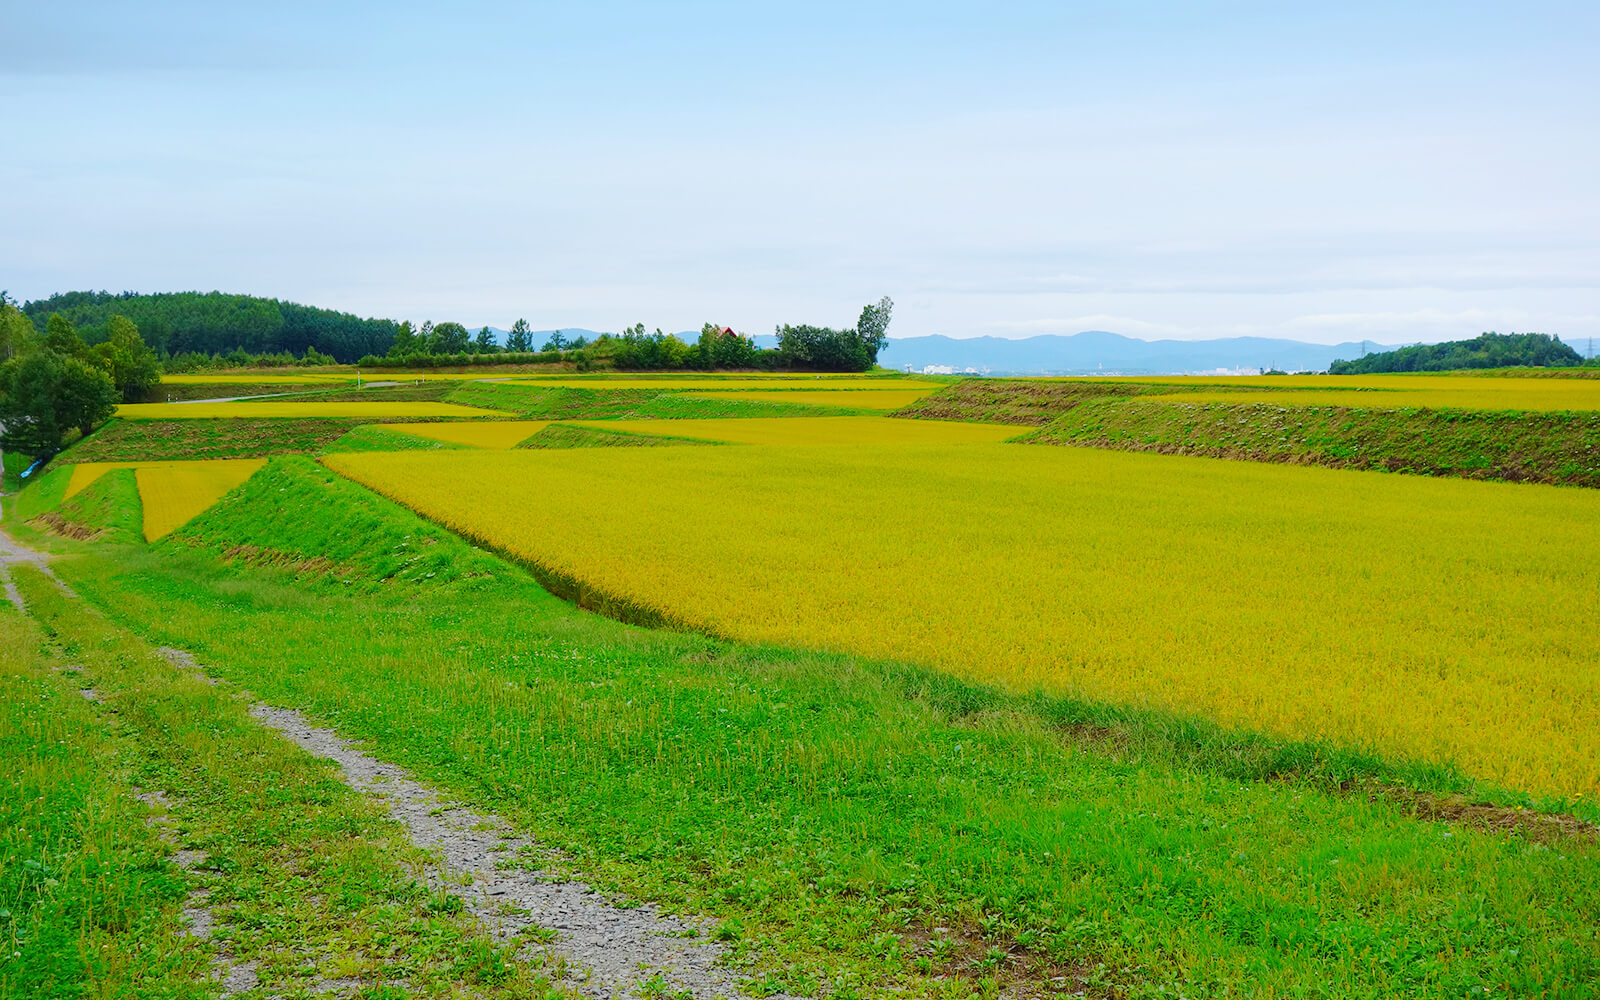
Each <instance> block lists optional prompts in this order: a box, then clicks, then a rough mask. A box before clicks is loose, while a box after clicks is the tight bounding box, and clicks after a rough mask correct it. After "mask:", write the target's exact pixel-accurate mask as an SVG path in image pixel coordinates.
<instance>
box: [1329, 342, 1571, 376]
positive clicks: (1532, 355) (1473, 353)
mask: <svg viewBox="0 0 1600 1000" xmlns="http://www.w3.org/2000/svg"><path fill="white" fill-rule="evenodd" d="M1581 364H1583V355H1581V354H1579V353H1578V352H1577V351H1575V350H1573V349H1572V348H1571V347H1568V346H1567V345H1566V344H1563V343H1562V342H1561V338H1559V337H1552V336H1550V335H1549V334H1544V333H1493V332H1490V333H1484V334H1480V335H1478V336H1476V337H1474V338H1472V339H1471V340H1453V341H1450V342H1448V343H1444V344H1418V345H1416V346H1414V347H1402V348H1399V349H1398V350H1394V351H1383V352H1382V353H1379V354H1368V355H1367V356H1366V357H1363V358H1357V359H1355V360H1354V361H1335V362H1334V363H1333V364H1332V365H1330V366H1328V372H1329V374H1331V375H1375V374H1380V373H1386V372H1443V371H1455V370H1458V369H1463V368H1514V367H1525V366H1526V367H1536V368H1563V367H1571V366H1573V365H1581Z"/></svg>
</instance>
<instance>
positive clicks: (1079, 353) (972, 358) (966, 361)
mask: <svg viewBox="0 0 1600 1000" xmlns="http://www.w3.org/2000/svg"><path fill="white" fill-rule="evenodd" d="M759 339H760V338H757V340H758V341H759ZM1385 350H1389V347H1388V346H1387V345H1383V344H1374V343H1371V342H1368V343H1365V344H1363V343H1361V342H1354V343H1344V344H1331V345H1329V344H1307V343H1303V342H1301V341H1298V340H1278V339H1273V338H1270V337H1227V338H1224V339H1221V340H1137V339H1135V338H1133V337H1124V336H1122V335H1121V334H1116V333H1107V332H1105V331H1103V330H1089V331H1086V332H1084V333H1076V334H1072V335H1070V336H1063V335H1058V334H1050V335H1046V336H1040V337H1028V338H1025V339H1022V340H1007V339H1005V338H1003V337H971V338H965V339H956V338H953V337H944V336H939V335H934V336H929V337H906V338H904V339H895V338H890V340H889V344H888V346H887V347H885V348H884V350H883V351H882V353H880V354H879V355H878V363H879V364H881V365H883V366H884V367H885V368H898V369H901V370H910V371H917V372H920V371H924V370H926V369H929V368H933V369H944V368H948V369H951V370H953V371H955V372H964V371H973V372H981V373H984V374H990V375H1089V374H1113V373H1116V374H1123V375H1182V374H1200V373H1212V372H1216V371H1218V370H1219V369H1221V370H1225V371H1230V372H1231V371H1251V370H1263V371H1264V370H1267V369H1269V368H1278V369H1282V370H1283V371H1290V372H1293V371H1325V370H1326V369H1327V367H1328V365H1330V364H1332V363H1333V362H1334V361H1336V360H1349V359H1351V358H1359V357H1361V355H1362V354H1364V353H1371V352H1373V351H1385Z"/></svg>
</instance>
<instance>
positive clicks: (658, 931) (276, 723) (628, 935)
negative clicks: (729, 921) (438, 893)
mask: <svg viewBox="0 0 1600 1000" xmlns="http://www.w3.org/2000/svg"><path fill="white" fill-rule="evenodd" d="M161 653H162V654H163V655H164V656H166V657H167V659H168V660H170V661H171V662H172V663H173V664H174V665H176V666H178V667H180V668H182V669H184V670H188V671H191V672H193V673H194V674H195V675H196V676H197V677H198V678H200V679H201V680H203V681H205V682H206V683H208V684H216V683H218V682H217V681H216V680H215V679H214V678H212V677H210V676H208V675H207V674H205V673H204V671H203V670H202V669H201V668H200V666H199V665H198V664H197V663H196V662H195V659H194V657H193V656H191V655H190V654H188V653H186V652H184V651H183V650H179V649H172V648H171V647H164V648H163V649H162V650H161ZM250 714H251V716H253V717H254V718H255V719H256V720H257V721H259V722H260V723H261V724H262V725H265V726H267V727H269V728H271V729H274V730H276V731H277V732H278V733H280V734H282V735H283V736H284V737H285V738H286V739H288V740H289V741H290V742H292V743H294V744H295V745H296V746H299V747H300V748H301V749H303V750H305V751H306V752H307V753H309V754H311V755H313V756H316V757H322V758H324V759H326V760H331V761H334V762H335V763H337V764H338V765H339V767H340V769H341V772H342V777H343V779H344V782H345V783H346V784H347V785H349V786H350V787H352V788H354V789H355V790H356V791H358V792H360V793H362V794H363V795H367V796H370V797H373V798H376V799H379V800H381V801H383V802H384V803H385V804H386V805H387V806H388V809H389V814H390V815H391V816H393V817H394V819H395V820H396V821H398V822H399V823H400V824H401V825H402V826H404V827H405V829H406V833H407V834H408V836H409V837H410V838H411V842H412V843H414V844H416V845H417V846H419V847H422V848H424V849H425V850H428V851H431V852H432V853H433V854H434V856H435V857H436V858H438V862H439V863H438V865H437V867H436V868H435V869H434V870H432V871H430V872H428V873H427V875H428V880H429V882H430V883H431V884H432V885H433V887H434V888H436V889H447V890H449V891H452V892H454V893H455V894H456V895H458V896H459V897H461V899H462V901H463V902H464V904H465V905H466V907H467V909H468V910H469V911H470V912H471V913H472V914H473V915H474V916H475V917H477V918H478V920H479V922H480V923H482V924H483V926H484V927H485V928H486V929H487V930H488V931H489V932H490V933H491V934H492V935H494V937H495V939H496V940H497V941H500V942H502V943H508V942H512V941H515V940H522V941H526V942H528V943H527V945H526V946H525V947H524V949H523V951H522V954H524V955H528V954H530V953H532V952H537V951H543V952H545V953H547V954H549V955H550V956H551V957H554V958H559V959H562V960H564V961H565V963H566V964H567V966H568V968H569V969H570V970H572V971H573V972H575V973H576V975H575V976H573V978H574V979H576V985H577V987H578V989H580V990H581V991H583V992H584V993H586V994H588V995H589V996H593V997H597V998H602V1000H613V998H623V997H631V996H635V995H639V994H640V991H641V989H643V988H644V987H645V984H646V983H648V982H650V981H651V980H653V979H656V978H657V977H659V980H660V982H661V983H664V984H665V985H666V988H667V989H668V990H669V991H687V992H688V993H690V994H691V995H693V996H695V997H731V996H734V995H736V994H737V992H738V982H739V977H738V975H737V974H736V973H735V972H734V970H732V969H729V968H728V967H727V966H726V965H724V964H722V960H723V958H724V957H725V952H724V949H723V948H722V946H721V945H719V944H717V943H716V942H715V941H713V940H711V934H712V931H713V929H714V925H713V924H711V923H710V922H708V921H703V920H702V921H689V920H684V919H681V918H678V917H672V916H668V915H666V914H662V913H660V912H659V911H657V910H656V908H655V907H653V906H649V905H644V906H628V907H620V906H617V905H615V904H613V903H612V902H611V901H610V900H608V899H606V898H605V897H604V896H602V895H600V894H599V893H598V892H596V891H595V890H594V889H593V888H592V887H591V886H589V885H588V884H587V883H585V882H581V881H577V880H573V879H568V878H564V877H561V876H558V875H553V874H551V873H550V872H547V871H541V870H539V869H538V868H536V867H530V863H536V862H537V861H538V860H539V859H540V858H541V857H542V858H544V859H546V860H555V859H556V856H555V855H554V854H553V853H552V852H549V851H541V850H539V849H538V846H537V845H536V844H534V843H533V842H532V841H531V840H529V839H527V838H524V837H521V836H518V835H517V833H516V831H515V829H514V828H513V827H512V826H511V824H509V823H507V822H506V821H505V820H504V819H502V818H501V817H499V816H496V815H493V814H491V813H480V812H476V811H474V810H471V809H468V808H466V807H464V806H461V805H458V804H456V803H453V802H451V801H450V800H449V799H448V798H447V797H446V796H445V795H443V794H442V793H440V792H439V791H437V790H436V789H433V788H430V787H428V786H427V785H424V784H422V783H421V782H419V781H417V780H416V779H415V778H413V777H412V776H411V775H410V774H409V773H408V772H407V771H406V770H405V769H404V768H401V767H399V766H397V765H394V764H389V763H386V762H384V761H381V760H378V759H377V758H375V757H373V756H371V755H370V754H367V753H365V752H363V751H361V750H358V749H356V747H355V744H353V743H352V742H350V741H348V740H345V739H342V738H340V736H339V735H338V734H337V733H335V732H334V731H333V730H331V729H322V728H318V727H316V726H313V725H311V724H310V723H309V722H307V721H306V719H305V717H304V716H302V715H301V714H300V713H299V712H297V711H295V710H293V709H288V708H273V707H272V706H270V705H265V704H261V703H259V702H258V703H256V704H254V705H252V706H251V708H250Z"/></svg>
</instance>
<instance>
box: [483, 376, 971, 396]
mask: <svg viewBox="0 0 1600 1000" xmlns="http://www.w3.org/2000/svg"><path fill="white" fill-rule="evenodd" d="M505 384H506V385H533V386H540V387H542V388H546V389H590V390H595V391H599V390H621V389H660V390H662V391H663V392H665V391H668V390H674V389H701V390H705V391H714V392H729V391H733V390H739V391H746V392H759V393H761V396H760V398H762V399H769V398H773V399H775V398H777V397H776V396H772V395H769V394H770V393H776V392H780V391H788V390H802V389H825V390H826V391H829V392H872V391H878V390H884V389H921V390H924V391H927V392H932V391H934V390H935V389H940V388H943V386H942V385H941V384H940V383H937V382H917V381H913V380H911V379H904V378H864V377H859V376H857V377H853V378H832V379H828V380H827V381H826V382H821V383H819V382H818V380H817V379H816V378H815V377H814V376H810V375H806V376H803V377H797V378H786V379H785V378H778V377H769V378H761V379H754V378H748V377H738V378H717V377H715V376H707V377H704V378H682V377H677V378H590V379H577V378H519V379H509V380H507V381H506V382H505Z"/></svg>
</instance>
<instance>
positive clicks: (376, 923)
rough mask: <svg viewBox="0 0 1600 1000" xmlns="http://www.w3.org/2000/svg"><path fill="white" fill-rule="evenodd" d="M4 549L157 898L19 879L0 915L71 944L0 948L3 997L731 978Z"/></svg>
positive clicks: (597, 985) (540, 860) (469, 815)
mask: <svg viewBox="0 0 1600 1000" xmlns="http://www.w3.org/2000/svg"><path fill="white" fill-rule="evenodd" d="M0 537H3V536H0ZM6 552H7V558H8V562H9V563H10V566H9V569H10V576H11V577H12V578H13V579H14V581H15V584H16V588H15V589H16V592H17V596H18V597H19V598H20V599H21V600H22V601H23V602H24V604H25V605H26V608H27V611H28V614H29V615H30V616H31V619H32V620H29V618H25V617H23V616H22V615H19V614H16V613H15V612H13V611H12V610H11V609H9V608H7V609H5V610H4V612H3V613H4V619H3V621H0V624H3V625H4V626H5V627H6V628H8V629H9V630H11V631H12V632H16V633H17V634H18V636H19V637H21V638H22V640H23V641H22V642H21V643H12V645H13V646H16V647H17V648H33V649H37V650H39V656H38V658H37V659H39V661H40V662H38V663H35V664H33V667H34V672H35V673H38V674H41V675H43V674H49V675H53V676H55V677H58V678H59V677H67V678H69V680H66V681H57V686H58V687H60V686H62V685H64V684H75V685H77V686H78V687H79V693H78V694H77V695H75V696H73V697H71V698H70V702H73V703H77V704H75V705H74V706H73V708H74V709H75V710H76V711H77V712H78V713H79V714H84V713H89V715H90V716H92V721H91V722H89V723H88V724H90V725H95V726H97V728H99V729H100V730H101V732H100V734H99V735H100V737H101V742H102V743H103V744H104V746H103V747H102V750H101V752H100V757H101V761H100V764H99V766H97V768H96V770H97V771H98V772H99V773H103V774H112V775H115V776H116V780H115V784H116V789H115V794H116V795H117V797H118V798H119V800H120V801H122V802H123V804H124V820H123V823H122V826H123V827H124V828H125V829H122V830H121V831H120V835H122V836H124V837H127V838H131V839H133V840H138V841H140V842H142V843H144V844H145V845H146V847H145V849H146V850H147V851H153V852H155V854H157V855H159V857H150V858H148V859H147V861H146V864H145V870H146V875H147V876H149V874H150V873H151V872H153V873H154V876H153V877H154V879H155V884H156V885H157V889H158V890H159V892H157V890H149V891H150V892H157V895H158V896H159V901H158V902H157V904H156V905H154V906H150V907H147V908H146V913H147V914H154V916H149V915H147V917H146V918H145V919H144V920H143V921H142V922H137V923H135V922H130V921H128V920H126V919H125V918H123V917H120V916H118V915H116V914H111V913H109V912H100V911H95V912H91V913H89V914H87V915H85V914H82V913H79V914H77V915H75V916H69V915H63V914H62V913H59V912H58V913H56V914H55V915H54V917H53V918H52V915H51V911H50V909H49V907H48V906H47V905H46V901H44V900H42V899H40V898H30V896H29V894H28V893H23V894H21V896H20V897H18V898H13V899H10V900H9V902H10V903H11V906H10V908H9V909H8V910H7V911H6V917H5V918H0V929H3V928H4V923H5V920H6V919H10V920H11V921H12V922H13V923H14V924H15V923H18V922H19V918H18V914H20V922H21V923H22V924H23V925H25V926H24V933H23V934H22V937H23V939H24V940H26V939H28V938H29V932H28V931H27V929H26V924H27V920H28V919H29V918H30V916H31V917H33V918H37V919H36V920H35V924H38V925H41V926H34V927H33V929H32V936H33V937H34V938H38V939H43V940H50V939H52V937H54V938H56V939H60V940H61V941H65V942H66V943H65V944H61V945H60V948H59V950H60V952H61V953H60V954H58V955H55V956H53V957H51V956H46V957H45V960H43V961H35V962H34V964H32V965H29V964H26V963H20V962H19V961H18V958H17V957H12V958H11V959H10V960H6V959H5V958H0V997H8V996H28V997H50V996H63V997H64V996H77V995H79V991H80V989H81V987H82V985H83V984H84V983H87V982H91V981H92V982H94V983H95V984H96V988H97V989H98V988H102V987H106V986H113V987H115V988H113V989H112V990H111V993H108V994H106V995H112V994H118V993H119V991H120V994H122V995H148V996H157V995H159V996H171V997H190V996H193V997H202V996H217V995H221V996H232V995H239V996H243V997H248V998H255V997H284V998H288V997H300V996H311V995H315V996H340V997H361V998H363V1000H365V998H376V997H384V998H389V997H401V996H412V995H422V996H435V997H467V996H471V997H495V998H501V997H506V998H510V997H519V998H520V997H555V996H563V995H566V996H578V995H587V996H592V997H598V998H612V997H623V996H633V995H637V996H666V995H672V996H683V997H686V996H690V995H693V996H727V995H732V994H734V993H735V992H736V990H737V985H738V976H737V975H736V973H735V972H734V970H732V969H730V968H728V967H727V966H726V965H724V964H722V957H723V955H722V953H723V949H722V947H721V946H720V945H718V944H716V943H715V942H714V941H713V928H712V927H710V926H705V925H701V924H699V923H696V922H693V921H686V920H682V919H676V918H670V917H666V916H664V915H661V914H658V913H657V912H656V911H655V910H654V909H653V908H650V907H631V906H628V905H627V904H624V905H622V906H618V905H616V904H614V903H612V902H610V901H608V900H606V899H605V898H604V897H602V896H600V895H599V894H598V893H595V892H594V891H593V890H592V889H590V888H589V887H588V886H587V885H586V884H584V883H583V882H581V881H579V880H577V879H575V878H572V877H571V876H568V875H561V874H555V873H554V871H555V870H558V869H559V870H564V869H563V867H562V865H563V862H562V859H560V858H557V857H554V856H552V855H550V854H548V853H547V852H541V851H540V850H539V849H538V848H537V847H536V846H535V845H534V844H532V843H530V842H529V841H527V840H526V839H524V838H520V837H518V836H517V835H516V833H515V832H514V831H513V830H511V829H510V828H509V826H508V825H507V824H506V823H505V822H504V821H503V820H501V819H499V818H498V817H494V816H490V815H485V814H481V813H477V812H473V811H471V810H467V809H463V808H456V807H454V806H452V805H451V804H449V803H448V802H446V801H444V800H443V799H442V798H441V796H440V795H438V794H437V793H436V792H435V791H433V790H431V789H429V788H427V787H425V786H423V785H421V784H419V783H418V782H416V781H414V780H413V779H411V778H410V776H409V775H407V774H406V773H405V772H404V771H402V770H400V769H399V768H396V767H393V766H390V765H387V764H384V763H383V762H381V761H378V760H376V759H374V758H372V757H371V756H369V755H367V754H365V753H363V752H361V751H360V750H357V749H355V748H353V747H352V746H351V745H350V744H348V743H346V742H345V741H343V740H341V739H340V738H339V737H338V736H337V735H336V734H334V733H333V732H332V731H330V730H326V729H319V728H316V727H314V726H312V725H310V724H309V723H307V722H306V720H305V719H303V718H302V717H301V716H300V715H299V714H298V713H296V712H294V711H290V710H287V709H279V708H271V707H268V706H265V705H261V704H257V703H253V702H252V700H251V698H250V696H249V695H248V694H247V693H246V692H243V691H239V690H237V689H234V688H232V687H230V686H229V685H226V684H225V683H220V682H217V681H215V680H213V679H211V678H209V677H206V676H205V675H204V674H203V673H202V672H201V671H200V669H199V668H198V666H197V665H196V664H195V663H194V661H193V660H192V659H191V658H189V657H188V656H187V655H186V654H184V653H182V652H180V651H177V650H170V649H163V650H160V651H157V650H155V649H153V648H152V647H151V646H150V645H148V644H146V643H145V642H144V641H143V640H141V639H139V638H137V637H135V636H134V635H132V634H131V633H129V632H126V631H125V630H123V629H121V628H119V627H118V626H116V625H113V624H112V623H110V622H109V621H107V620H106V619H105V618H104V617H103V616H101V615H100V614H99V613H98V612H96V611H94V610H93V609H91V608H89V606H88V605H87V604H85V603H84V602H83V601H81V600H79V599H77V598H76V597H75V596H74V595H71V594H70V593H68V592H66V591H65V590H64V589H63V588H61V587H60V586H59V585H58V584H56V583H55V582H54V581H53V580H52V579H51V578H49V577H48V576H46V575H45V573H46V572H47V569H46V567H44V565H43V557H42V556H41V555H39V554H38V553H32V552H30V551H29V550H27V549H25V548H24V547H22V546H20V545H18V544H16V543H14V542H10V541H9V540H7V549H6ZM8 638H9V636H8ZM45 664H47V665H45ZM69 665H70V667H69ZM12 749H14V748H10V747H8V748H6V750H7V755H9V752H10V751H11V750H12ZM43 780H44V782H45V783H46V784H50V783H51V777H50V776H49V775H48V774H46V775H44V776H43ZM67 780H68V776H65V775H63V776H61V782H65V781H67ZM61 782H58V783H61ZM45 819H48V817H46V816H40V817H35V822H36V823H37V822H42V821H43V820H45ZM26 826H27V823H26V822H23V823H22V824H21V825H20V826H19V827H18V828H17V830H16V831H15V832H14V835H15V834H21V835H24V836H26V834H27V833H28V832H29V831H28V830H27V829H26ZM53 847H54V848H55V850H56V851H57V853H59V854H62V855H63V857H57V858H55V859H54V860H52V861H49V862H48V863H49V864H50V865H51V866H53V867H55V868H62V869H69V868H71V864H70V857H67V856H70V855H71V854H72V853H73V850H74V848H72V846H71V845H70V844H66V843H55V844H54V845H53ZM86 849H87V848H79V849H78V852H79V853H82V852H83V850H86ZM8 853H9V852H8ZM12 860H13V859H12V858H10V857H7V858H6V859H5V862H6V864H7V865H9V864H11V862H12ZM88 877H89V876H86V878H88ZM56 881H57V882H58V883H59V882H60V881H61V880H56ZM59 892H60V894H63V895H68V896H82V897H83V898H93V897H94V895H95V894H94V893H91V892H88V891H86V887H85V886H74V885H70V884H64V885H60V886H59ZM147 894H148V893H147ZM52 919H54V920H56V921H57V922H58V923H59V922H63V921H67V920H73V921H76V922H79V923H87V924H89V925H94V924H95V923H96V922H97V920H98V921H99V922H100V923H102V924H104V926H100V927H97V928H96V929H97V931H98V932H99V933H97V934H83V935H79V936H78V941H77V943H76V944H73V943H72V942H71V940H70V939H71V938H72V934H71V933H69V932H70V931H72V930H74V928H71V927H70V926H69V927H54V928H52V927H50V926H43V925H47V924H49V923H50V921H51V920H52ZM152 921H153V923H152ZM153 928H154V929H153ZM12 929H13V932H15V930H16V928H15V927H13V928H12ZM15 936H16V935H15V933H13V937H15ZM13 950H15V949H13ZM86 951H92V953H88V954H86V953H85V952H86ZM8 954H10V953H9V952H8ZM18 954H19V955H20V954H21V953H20V952H18ZM28 958H29V959H30V960H33V959H36V958H37V956H36V955H35V954H34V952H32V951H30V952H29V954H28Z"/></svg>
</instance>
